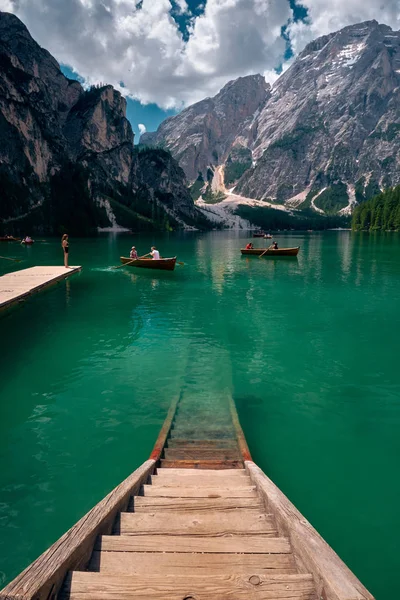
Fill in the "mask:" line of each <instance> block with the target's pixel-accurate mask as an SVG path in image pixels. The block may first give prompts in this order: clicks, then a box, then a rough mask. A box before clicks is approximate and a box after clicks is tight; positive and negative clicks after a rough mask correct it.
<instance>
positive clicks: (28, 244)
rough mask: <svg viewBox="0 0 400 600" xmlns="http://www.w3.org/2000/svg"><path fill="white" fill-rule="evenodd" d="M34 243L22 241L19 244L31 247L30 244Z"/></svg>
mask: <svg viewBox="0 0 400 600" xmlns="http://www.w3.org/2000/svg"><path fill="white" fill-rule="evenodd" d="M34 243H35V240H32V241H31V242H26V241H25V240H22V242H21V244H25V246H32V244H34Z"/></svg>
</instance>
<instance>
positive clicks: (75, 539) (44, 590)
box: [0, 460, 155, 600]
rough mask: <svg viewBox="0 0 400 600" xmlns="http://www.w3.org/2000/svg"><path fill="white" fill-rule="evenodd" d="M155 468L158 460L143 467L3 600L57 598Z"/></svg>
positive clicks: (6, 592)
mask: <svg viewBox="0 0 400 600" xmlns="http://www.w3.org/2000/svg"><path fill="white" fill-rule="evenodd" d="M154 468H155V461H154V460H148V461H146V462H145V463H143V465H142V466H141V467H139V469H136V471H134V472H133V473H132V474H131V475H129V477H127V479H125V480H124V481H123V482H122V483H121V484H120V485H119V486H117V487H116V488H114V489H113V490H112V492H110V493H109V494H108V495H107V496H106V497H105V498H103V500H101V502H99V503H98V504H96V506H95V507H94V508H92V510H90V511H89V512H88V513H87V514H86V515H85V516H84V517H82V519H80V521H78V522H77V523H76V524H75V525H74V526H73V527H72V528H71V529H70V530H69V531H67V533H65V534H64V535H63V536H62V537H61V538H60V539H59V540H57V542H55V543H54V544H53V545H52V546H50V548H49V549H48V550H46V552H44V553H43V554H42V555H41V556H39V558H38V559H37V560H35V562H33V563H32V564H31V565H29V567H27V568H26V569H25V571H23V572H22V573H21V574H20V575H18V577H16V579H14V581H12V582H11V583H9V584H8V585H7V586H6V587H5V588H4V589H3V590H2V591H1V592H0V600H11V599H21V598H23V599H24V600H30V599H33V598H34V599H35V600H47V598H49V597H50V594H54V596H55V595H56V593H57V590H58V589H59V588H60V586H61V584H62V582H63V579H64V577H65V575H66V573H67V571H69V570H72V569H82V568H85V566H86V564H87V563H88V561H89V559H90V556H91V554H92V549H93V546H94V543H95V541H96V537H97V536H98V535H101V534H105V533H109V532H110V531H111V529H112V526H113V524H114V521H115V518H116V516H117V514H118V513H119V511H121V510H125V508H126V507H127V506H128V502H129V499H130V497H131V496H132V495H134V494H137V493H138V492H139V489H140V487H141V485H142V484H143V482H144V481H146V480H147V478H148V477H149V474H150V473H151V472H152V470H153V469H154Z"/></svg>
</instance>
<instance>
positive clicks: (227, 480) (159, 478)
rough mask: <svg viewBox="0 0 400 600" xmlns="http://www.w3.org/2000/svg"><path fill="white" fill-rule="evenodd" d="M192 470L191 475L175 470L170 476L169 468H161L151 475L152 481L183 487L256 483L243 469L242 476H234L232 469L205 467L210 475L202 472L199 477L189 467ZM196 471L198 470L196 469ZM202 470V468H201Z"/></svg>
mask: <svg viewBox="0 0 400 600" xmlns="http://www.w3.org/2000/svg"><path fill="white" fill-rule="evenodd" d="M162 470H163V471H165V474H164V473H161V471H162ZM189 470H190V471H191V473H190V475H187V476H185V475H180V474H179V475H176V474H175V472H174V473H172V474H171V475H170V476H168V471H169V469H159V470H158V473H159V474H157V475H153V476H152V477H151V483H152V485H154V486H158V485H161V486H162V487H165V486H168V487H171V486H172V487H174V486H176V485H178V486H180V487H183V486H188V487H193V486H195V487H198V486H199V485H202V486H205V487H235V486H240V487H246V486H252V485H254V484H253V483H252V481H251V479H250V477H249V476H248V475H246V473H245V472H243V471H242V470H239V469H238V472H240V473H241V474H240V476H239V477H234V476H232V474H231V471H229V470H228V469H223V470H220V471H213V470H211V469H210V470H207V469H205V470H204V471H202V472H203V473H210V476H209V477H207V476H206V475H204V474H202V475H200V476H199V477H196V476H195V475H193V474H192V473H193V470H191V469H188V471H189ZM171 471H175V469H171ZM195 472H196V471H195ZM199 472H200V469H199ZM215 473H221V474H222V475H223V474H224V473H229V475H227V476H226V477H223V476H222V477H216V476H215Z"/></svg>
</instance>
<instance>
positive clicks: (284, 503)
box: [246, 462, 373, 600]
mask: <svg viewBox="0 0 400 600" xmlns="http://www.w3.org/2000/svg"><path fill="white" fill-rule="evenodd" d="M246 468H247V469H248V472H249V474H250V476H251V478H252V480H253V481H254V483H255V484H256V485H257V488H258V489H259V491H260V493H261V494H262V495H263V496H264V498H265V499H266V502H267V505H268V508H269V510H270V511H271V512H273V514H274V516H275V518H276V521H277V525H278V528H279V532H280V534H281V535H285V536H288V537H289V538H290V541H291V544H292V547H293V552H294V554H295V557H296V559H297V560H298V562H299V564H300V565H302V566H303V568H304V569H305V570H307V571H309V572H311V573H312V574H313V576H314V579H315V582H316V589H317V593H318V597H323V598H324V600H325V599H326V600H373V596H372V595H371V594H370V593H369V592H368V590H367V589H366V588H365V587H364V586H363V585H362V583H361V582H360V581H359V580H358V579H357V577H356V576H355V575H354V574H353V573H352V572H351V571H350V569H349V568H348V567H347V566H346V565H345V564H344V563H343V562H342V560H341V559H340V558H339V556H338V555H337V554H336V553H335V552H334V550H332V548H331V547H330V546H329V545H328V544H327V543H326V542H325V540H324V539H323V538H322V537H321V536H320V535H319V534H318V533H317V531H316V530H315V529H314V528H313V527H312V525H311V524H310V523H309V522H308V521H307V520H306V519H305V518H304V517H303V515H302V514H301V513H300V512H299V511H298V510H297V509H296V508H295V506H293V504H292V503H291V502H290V501H289V500H288V498H286V496H285V495H284V494H283V492H281V490H280V489H279V488H278V487H277V486H276V485H275V484H274V483H273V482H272V481H271V480H270V479H269V478H268V477H267V476H266V475H265V473H263V471H261V469H260V468H259V467H257V465H255V464H254V463H253V462H246Z"/></svg>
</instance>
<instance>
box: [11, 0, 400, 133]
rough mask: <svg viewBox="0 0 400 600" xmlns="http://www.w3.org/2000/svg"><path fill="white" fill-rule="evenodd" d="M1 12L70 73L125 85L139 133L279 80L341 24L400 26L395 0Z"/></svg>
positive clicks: (136, 3)
mask: <svg viewBox="0 0 400 600" xmlns="http://www.w3.org/2000/svg"><path fill="white" fill-rule="evenodd" d="M0 10H7V11H9V12H14V13H15V14H17V15H18V16H19V17H20V18H21V19H22V20H23V22H24V23H25V24H26V25H27V27H28V29H29V30H30V32H31V34H32V36H33V37H34V38H35V39H36V41H37V42H38V43H39V44H40V45H41V46H44V47H45V48H47V49H48V50H49V51H50V52H51V53H52V54H53V56H55V57H56V58H57V60H58V61H59V62H60V63H61V64H62V65H63V69H64V72H66V73H67V74H68V75H69V76H74V77H80V78H81V79H82V80H83V81H84V82H85V83H86V84H89V85H90V84H92V83H98V82H104V83H111V84H113V85H114V86H116V87H119V88H120V89H121V90H122V91H123V93H124V94H126V95H127V97H128V98H129V99H130V100H129V103H128V104H129V106H128V116H129V118H130V120H131V122H132V125H133V127H134V130H135V132H136V133H139V131H142V132H143V131H144V130H145V129H146V128H147V130H150V131H151V130H154V129H155V128H156V127H157V125H158V124H159V123H160V122H161V120H162V119H164V118H165V116H166V115H170V114H174V113H175V112H177V111H178V110H180V109H181V108H182V107H183V106H185V105H188V104H191V103H192V102H195V101H197V100H200V99H202V98H204V97H206V96H211V95H214V94H215V93H216V92H217V91H218V90H219V89H220V88H221V87H222V86H223V85H224V84H225V83H226V82H227V81H229V80H231V79H234V78H236V77H239V76H241V75H247V74H250V73H263V74H264V75H265V77H266V78H267V80H269V81H273V80H274V79H275V78H276V76H277V75H276V71H277V70H278V71H279V70H280V69H281V68H282V65H284V64H285V63H286V62H287V60H288V59H290V56H291V55H293V54H294V55H296V54H297V53H298V52H299V51H301V50H302V49H303V48H304V46H305V44H306V43H307V42H308V41H310V40H311V39H314V38H315V37H318V36H320V35H323V34H326V33H329V32H331V31H336V30H337V29H340V28H341V27H344V26H345V25H349V24H352V23H357V22H360V21H365V20H368V19H376V20H378V21H380V22H381V23H386V24H387V25H390V26H391V27H393V29H396V30H398V29H400V2H399V0H329V1H328V0H302V2H301V3H300V0H0ZM139 125H140V126H139Z"/></svg>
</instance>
